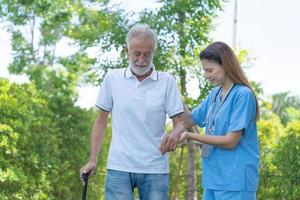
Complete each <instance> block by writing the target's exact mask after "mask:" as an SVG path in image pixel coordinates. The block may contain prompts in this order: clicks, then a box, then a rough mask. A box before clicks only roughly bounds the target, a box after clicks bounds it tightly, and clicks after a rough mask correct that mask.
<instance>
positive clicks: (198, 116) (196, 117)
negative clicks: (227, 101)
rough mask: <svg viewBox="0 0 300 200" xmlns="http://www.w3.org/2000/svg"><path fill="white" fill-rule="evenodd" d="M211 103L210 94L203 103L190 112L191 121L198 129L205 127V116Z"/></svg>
mask: <svg viewBox="0 0 300 200" xmlns="http://www.w3.org/2000/svg"><path fill="white" fill-rule="evenodd" d="M210 101H211V94H210V95H208V96H207V97H206V98H205V99H204V101H202V102H201V103H200V104H199V105H198V106H197V107H196V108H194V109H193V110H192V112H191V118H192V121H193V122H194V123H195V124H197V125H198V126H200V127H205V125H206V115H207V112H208V108H209V105H210Z"/></svg>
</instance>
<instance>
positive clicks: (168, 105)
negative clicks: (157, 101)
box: [165, 76, 184, 118]
mask: <svg viewBox="0 0 300 200" xmlns="http://www.w3.org/2000/svg"><path fill="white" fill-rule="evenodd" d="M165 111H166V113H167V114H168V116H169V117H170V118H171V117H173V116H174V115H177V114H179V113H183V112H184V110H183V103H182V100H181V96H180V93H179V90H178V87H177V84H176V81H175V78H174V77H172V76H171V78H170V81H169V83H168V86H167V94H166V102H165Z"/></svg>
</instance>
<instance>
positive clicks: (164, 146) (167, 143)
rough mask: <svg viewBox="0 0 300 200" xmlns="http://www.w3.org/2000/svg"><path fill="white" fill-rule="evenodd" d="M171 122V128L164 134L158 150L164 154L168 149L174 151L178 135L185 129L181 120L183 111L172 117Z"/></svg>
mask: <svg viewBox="0 0 300 200" xmlns="http://www.w3.org/2000/svg"><path fill="white" fill-rule="evenodd" d="M171 119H172V124H173V129H172V130H171V132H170V133H168V134H167V135H165V136H164V138H163V140H162V142H161V145H160V148H159V149H160V151H161V153H162V154H165V153H166V152H168V151H174V150H175V149H176V148H177V145H178V143H179V139H180V135H181V133H182V132H184V131H185V126H184V122H183V113H180V114H177V115H175V116H173V117H171Z"/></svg>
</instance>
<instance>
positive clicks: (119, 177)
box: [105, 169, 169, 200]
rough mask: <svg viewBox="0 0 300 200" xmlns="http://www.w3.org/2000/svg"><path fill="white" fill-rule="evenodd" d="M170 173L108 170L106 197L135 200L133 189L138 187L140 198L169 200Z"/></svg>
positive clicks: (145, 199)
mask: <svg viewBox="0 0 300 200" xmlns="http://www.w3.org/2000/svg"><path fill="white" fill-rule="evenodd" d="M168 187H169V175H168V174H141V173H130V172H122V171H116V170H110V169H108V170H107V175H106V185H105V199H106V200H133V199H134V197H133V190H134V188H137V189H138V193H139V199H140V200H167V199H168Z"/></svg>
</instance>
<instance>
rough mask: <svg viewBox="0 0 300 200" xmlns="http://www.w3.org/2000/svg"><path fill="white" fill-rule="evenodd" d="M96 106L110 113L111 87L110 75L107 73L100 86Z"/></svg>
mask: <svg viewBox="0 0 300 200" xmlns="http://www.w3.org/2000/svg"><path fill="white" fill-rule="evenodd" d="M96 106H97V107H98V108H100V109H102V110H105V111H108V112H109V111H111V109H112V106H113V100H112V87H111V80H110V73H109V72H108V73H107V74H106V75H105V77H104V80H103V82H102V84H101V87H100V90H99V93H98V96H97V100H96Z"/></svg>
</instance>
